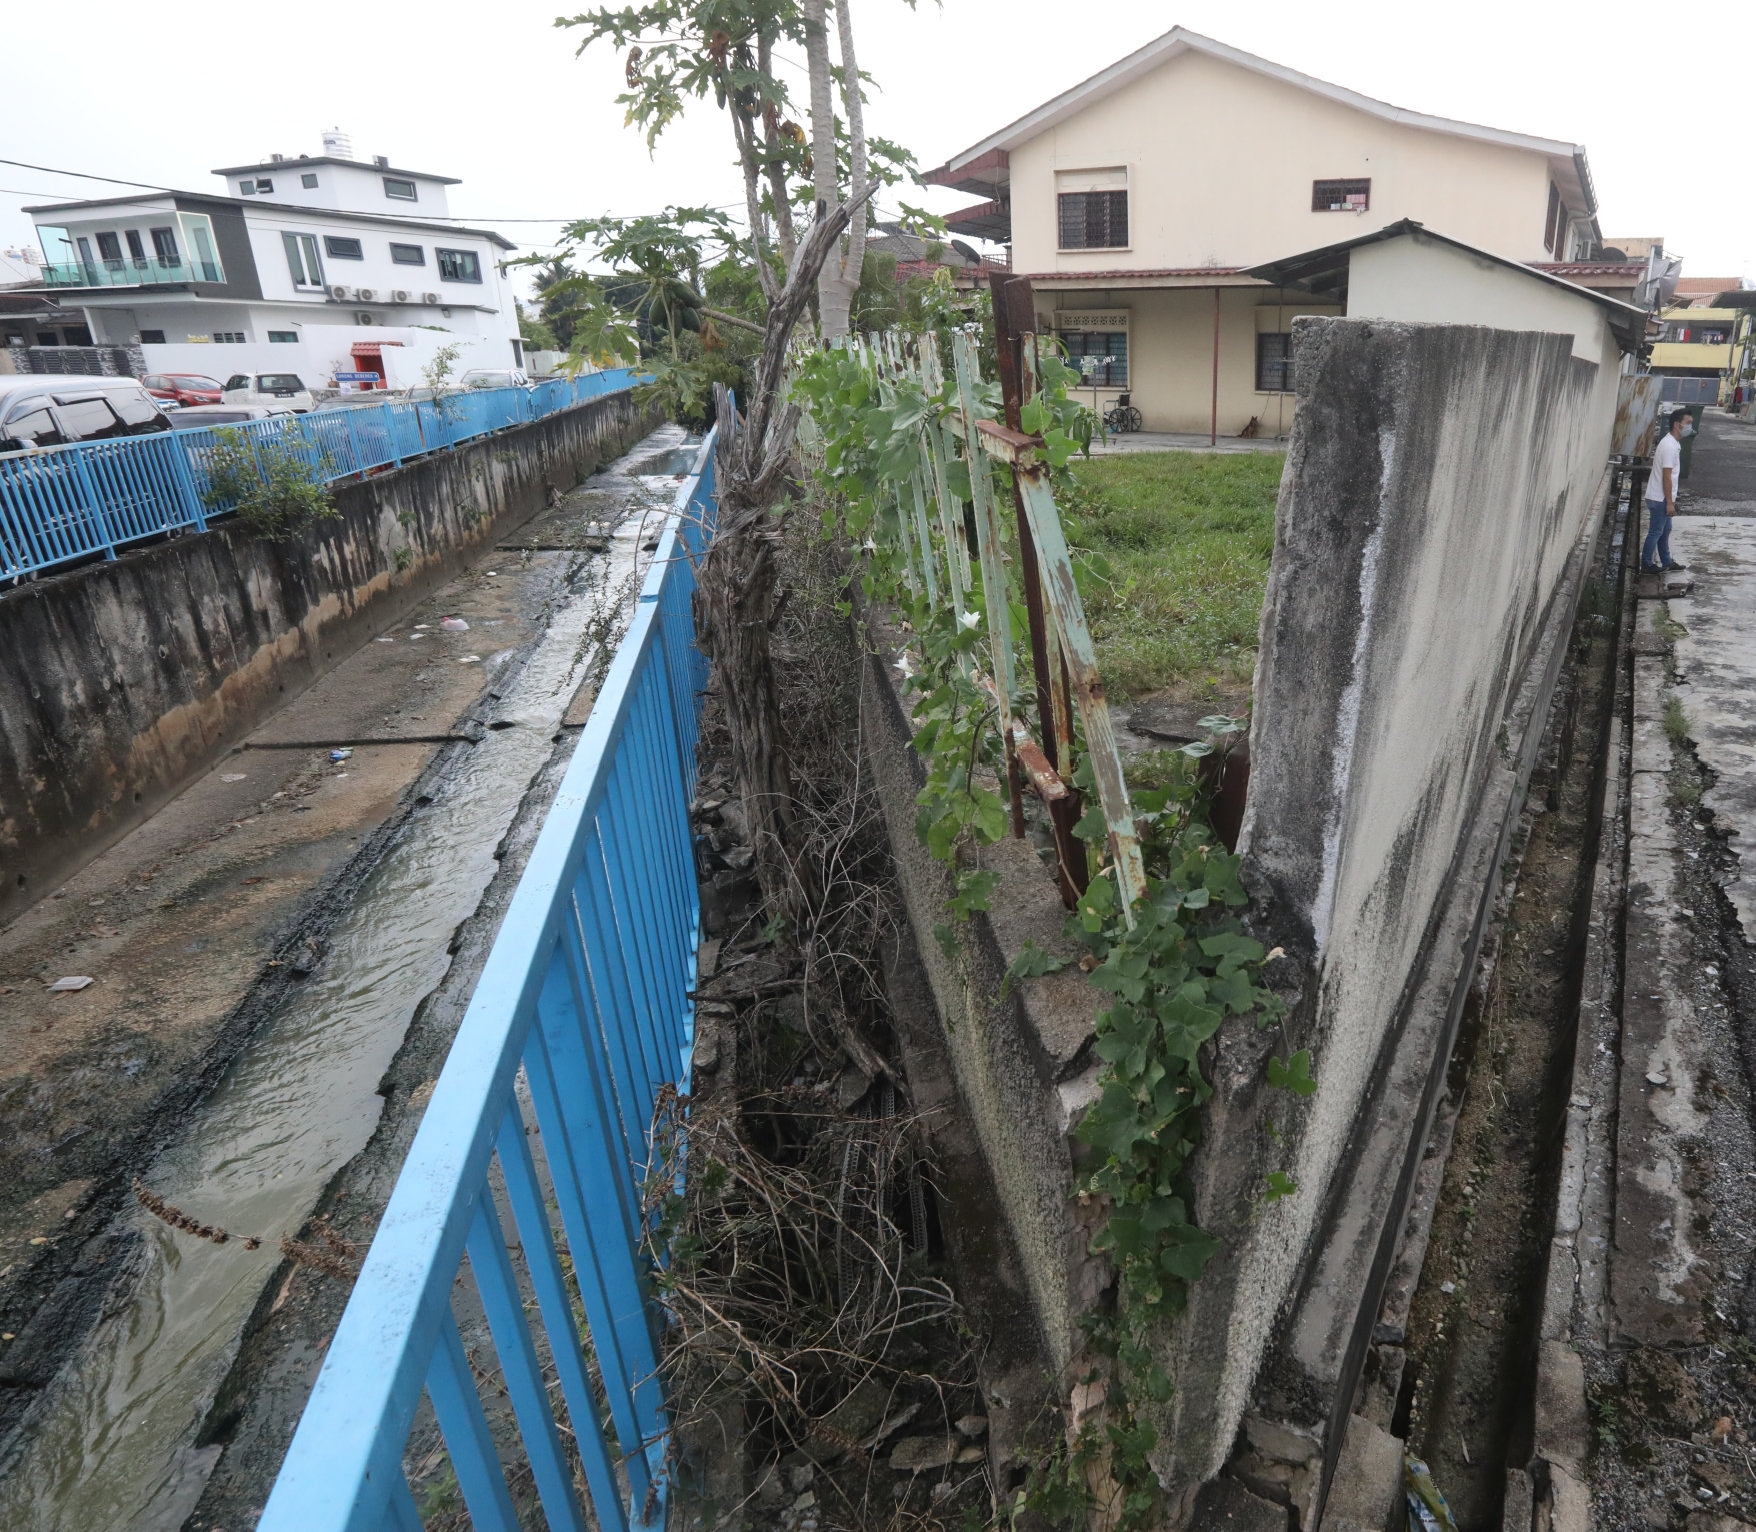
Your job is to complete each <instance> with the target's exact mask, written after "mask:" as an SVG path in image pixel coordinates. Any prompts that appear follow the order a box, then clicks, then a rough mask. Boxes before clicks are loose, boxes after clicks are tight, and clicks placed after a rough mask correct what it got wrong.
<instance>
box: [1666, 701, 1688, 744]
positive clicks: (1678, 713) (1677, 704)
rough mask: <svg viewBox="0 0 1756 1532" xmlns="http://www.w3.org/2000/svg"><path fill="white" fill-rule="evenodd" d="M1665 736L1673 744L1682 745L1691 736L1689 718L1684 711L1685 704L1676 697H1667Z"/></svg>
mask: <svg viewBox="0 0 1756 1532" xmlns="http://www.w3.org/2000/svg"><path fill="white" fill-rule="evenodd" d="M1665 738H1666V739H1668V740H1669V741H1670V742H1671V743H1672V744H1673V745H1680V744H1682V743H1683V742H1684V741H1685V740H1687V739H1688V738H1689V719H1688V717H1687V716H1686V715H1685V714H1684V712H1683V704H1682V702H1681V701H1680V700H1679V699H1677V698H1676V697H1666V698H1665Z"/></svg>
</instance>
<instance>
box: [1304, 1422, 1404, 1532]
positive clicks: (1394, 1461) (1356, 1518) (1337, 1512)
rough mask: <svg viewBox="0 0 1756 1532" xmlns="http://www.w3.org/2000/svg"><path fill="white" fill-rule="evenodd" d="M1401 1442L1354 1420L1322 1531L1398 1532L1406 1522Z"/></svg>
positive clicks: (1332, 1481)
mask: <svg viewBox="0 0 1756 1532" xmlns="http://www.w3.org/2000/svg"><path fill="white" fill-rule="evenodd" d="M1402 1459H1403V1443H1402V1440H1401V1438H1399V1437H1395V1436H1392V1435H1391V1434H1390V1433H1389V1432H1388V1431H1386V1430H1384V1429H1383V1428H1381V1427H1379V1426H1375V1425H1373V1424H1372V1422H1371V1421H1369V1420H1366V1419H1364V1418H1362V1417H1361V1416H1359V1415H1354V1416H1352V1417H1350V1418H1349V1420H1348V1423H1347V1435H1346V1436H1345V1437H1344V1438H1343V1440H1342V1444H1341V1455H1340V1457H1338V1458H1337V1459H1336V1463H1335V1472H1334V1474H1333V1475H1332V1476H1331V1477H1330V1481H1329V1498H1328V1499H1327V1500H1325V1501H1324V1503H1323V1525H1324V1526H1325V1527H1330V1526H1333V1525H1334V1523H1335V1522H1336V1521H1337V1520H1340V1521H1344V1522H1352V1523H1354V1524H1355V1525H1356V1526H1360V1527H1364V1528H1366V1529H1367V1532H1394V1529H1396V1528H1400V1527H1401V1526H1403V1525H1404V1524H1405V1523H1406V1522H1407V1519H1408V1512H1407V1509H1406V1502H1405V1500H1404V1497H1403V1490H1402Z"/></svg>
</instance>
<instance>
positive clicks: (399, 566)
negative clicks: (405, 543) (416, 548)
mask: <svg viewBox="0 0 1756 1532" xmlns="http://www.w3.org/2000/svg"><path fill="white" fill-rule="evenodd" d="M395 557H396V572H397V573H398V574H401V573H402V572H403V571H404V570H406V569H407V568H408V567H409V565H410V564H412V563H414V561H415V556H414V554H412V553H410V552H409V550H408V549H407V548H398V549H397V550H396V555H395Z"/></svg>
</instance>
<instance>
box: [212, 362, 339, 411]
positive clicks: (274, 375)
mask: <svg viewBox="0 0 1756 1532" xmlns="http://www.w3.org/2000/svg"><path fill="white" fill-rule="evenodd" d="M220 400H221V402H222V403H225V404H266V405H267V406H268V407H269V408H270V409H275V408H277V407H278V408H280V409H282V410H293V411H294V412H296V413H298V414H300V415H303V414H304V413H305V412H306V411H307V410H310V409H314V408H315V407H316V404H317V401H316V400H315V399H313V398H312V397H311V390H310V389H308V388H306V387H305V383H304V380H303V379H302V378H300V376H299V375H298V373H296V372H236V373H233V374H232V376H231V377H229V378H227V379H226V386H225V388H224V389H223V390H221V393H220Z"/></svg>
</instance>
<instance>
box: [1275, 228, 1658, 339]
mask: <svg viewBox="0 0 1756 1532" xmlns="http://www.w3.org/2000/svg"><path fill="white" fill-rule="evenodd" d="M1405 237H1406V238H1409V239H1412V240H1414V241H1415V242H1416V243H1417V244H1418V243H1420V242H1421V241H1423V240H1433V241H1435V242H1437V243H1439V244H1442V245H1450V246H1451V248H1452V249H1454V250H1462V251H1464V252H1465V253H1466V254H1468V255H1473V256H1475V257H1477V258H1478V259H1480V260H1484V261H1492V262H1493V263H1494V264H1495V265H1496V266H1505V267H1507V268H1508V269H1509V270H1512V271H1520V272H1523V273H1524V275H1525V276H1527V277H1529V278H1531V279H1532V280H1533V281H1536V282H1546V283H1548V284H1549V285H1551V286H1553V287H1559V288H1562V289H1564V290H1565V291H1567V292H1570V293H1572V294H1573V296H1574V297H1576V298H1583V299H1585V300H1586V302H1588V303H1595V304H1596V305H1597V306H1598V307H1599V308H1601V309H1603V310H1604V312H1605V315H1606V317H1607V318H1608V320H1609V325H1610V329H1611V330H1612V331H1613V332H1614V333H1615V336H1616V339H1617V340H1618V341H1619V342H1620V343H1621V345H1622V349H1623V350H1624V351H1636V350H1638V349H1639V346H1640V342H1641V339H1642V338H1643V337H1644V336H1645V334H1646V320H1647V313H1646V310H1645V309H1643V308H1638V307H1636V306H1635V305H1634V304H1632V303H1624V302H1622V300H1621V299H1620V298H1612V297H1610V295H1609V294H1608V293H1603V292H1598V291H1596V290H1595V289H1593V288H1589V287H1581V286H1580V285H1579V284H1578V283H1577V282H1569V281H1567V279H1566V278H1564V277H1559V276H1556V275H1555V274H1554V271H1553V270H1552V269H1545V268H1544V266H1537V265H1530V264H1527V263H1526V262H1524V261H1514V260H1511V259H1509V258H1508V257H1506V256H1504V255H1495V254H1494V252H1493V251H1492V250H1484V249H1482V248H1481V246H1479V245H1471V244H1466V243H1465V242H1464V241H1463V240H1461V239H1453V238H1451V236H1450V235H1448V234H1441V233H1440V232H1439V231H1438V230H1437V229H1429V228H1428V227H1427V226H1426V225H1425V224H1423V223H1421V222H1419V221H1418V220H1417V219H1414V218H1400V219H1398V220H1397V221H1396V222H1395V223H1390V224H1386V225H1385V226H1384V227H1383V228H1382V229H1379V230H1378V231H1377V232H1376V233H1373V234H1361V235H1359V236H1358V237H1357V238H1354V239H1345V240H1342V241H1341V242H1340V243H1339V244H1334V245H1324V246H1323V247H1322V248H1321V249H1317V250H1306V251H1303V252H1301V253H1300V254H1298V255H1289V256H1284V257H1282V258H1281V259H1280V260H1278V261H1265V262H1264V263H1263V264H1262V265H1260V266H1252V267H1250V268H1249V269H1248V273H1247V274H1248V275H1250V276H1252V277H1255V278H1257V279H1258V280H1259V281H1262V282H1272V283H1273V284H1274V285H1275V286H1276V287H1292V288H1297V289H1300V290H1301V291H1304V292H1308V293H1311V294H1313V295H1317V296H1321V297H1325V298H1328V299H1330V300H1331V301H1336V302H1345V301H1346V295H1347V285H1348V257H1349V256H1350V255H1352V254H1353V252H1354V251H1355V250H1358V249H1359V248H1360V246H1362V245H1375V244H1379V243H1380V242H1382V241H1384V240H1391V239H1402V238H1405ZM1545 264H1547V263H1545Z"/></svg>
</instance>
